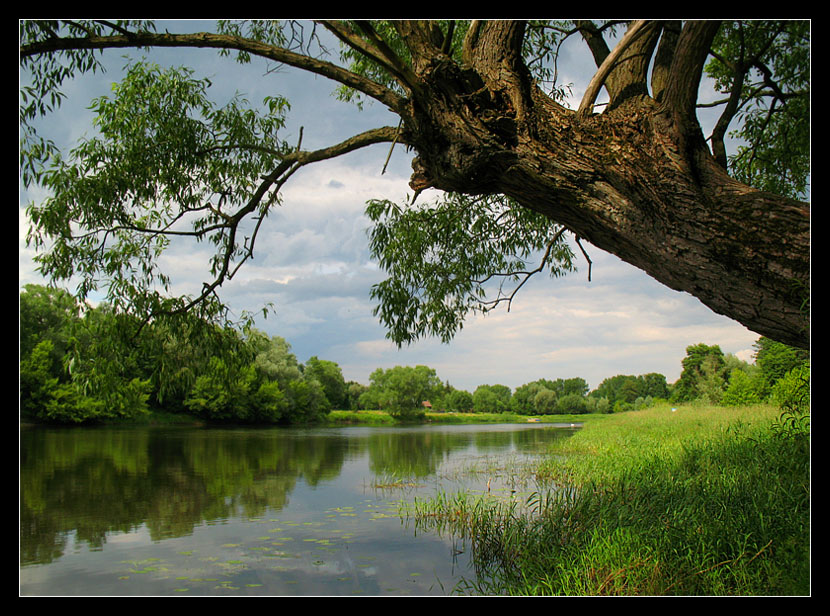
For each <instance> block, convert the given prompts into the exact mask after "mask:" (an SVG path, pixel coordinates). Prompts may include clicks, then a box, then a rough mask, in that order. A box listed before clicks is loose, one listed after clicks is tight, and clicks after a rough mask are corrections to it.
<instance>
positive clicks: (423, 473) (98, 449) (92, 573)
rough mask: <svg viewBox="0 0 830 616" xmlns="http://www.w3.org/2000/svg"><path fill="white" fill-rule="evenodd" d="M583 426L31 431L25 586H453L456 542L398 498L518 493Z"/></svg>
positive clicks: (157, 589)
mask: <svg viewBox="0 0 830 616" xmlns="http://www.w3.org/2000/svg"><path fill="white" fill-rule="evenodd" d="M571 432H572V429H571V428H566V427H555V426H550V425H545V424H535V425H534V424H528V425H524V424H499V425H477V426H469V425H464V426H419V427H411V428H402V427H396V428H390V427H371V428H366V427H346V428H315V429H301V428H266V429H261V428H258V429H252V428H230V429H217V428H180V427H176V428H111V427H106V428H68V429H52V428H24V429H23V430H22V431H21V437H20V451H21V466H20V469H21V471H20V486H21V492H20V502H21V509H20V594H22V595H60V596H68V595H119V596H123V595H152V596H156V595H172V594H183V595H324V596H329V595H372V596H374V595H445V594H451V593H452V592H453V591H454V589H456V585H457V584H458V583H459V581H461V580H470V579H473V578H474V572H473V571H472V569H471V567H470V563H469V550H468V549H467V546H465V545H464V544H463V543H462V542H460V540H458V539H455V538H453V537H447V536H441V535H439V534H436V533H433V532H424V531H421V530H418V529H416V528H415V526H414V524H413V523H412V522H411V520H409V519H408V518H407V516H405V515H401V513H400V512H401V503H406V502H412V500H413V499H415V498H429V497H430V496H432V495H434V494H436V493H437V492H438V491H442V492H445V493H450V494H452V493H454V492H456V491H459V490H466V491H468V492H474V493H481V494H487V495H490V496H492V497H494V498H508V499H522V498H525V497H526V495H527V494H528V493H530V492H532V491H533V490H534V489H536V488H537V486H534V485H533V484H532V481H531V482H530V483H529V481H528V480H529V477H528V476H527V474H526V473H523V472H522V471H523V470H525V469H526V468H527V467H528V464H531V463H532V460H533V459H534V458H536V457H537V456H538V455H540V454H542V453H544V451H545V449H546V448H547V446H548V445H549V444H550V443H551V441H552V440H553V439H556V438H561V437H564V436H567V435H568V434H570V433H571Z"/></svg>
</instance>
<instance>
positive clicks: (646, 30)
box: [402, 22, 810, 348]
mask: <svg viewBox="0 0 830 616" xmlns="http://www.w3.org/2000/svg"><path fill="white" fill-rule="evenodd" d="M717 27H718V23H717V22H702V23H695V22H690V23H688V24H686V25H685V26H684V27H683V29H682V31H680V32H679V33H678V32H677V31H676V29H674V30H671V31H670V35H669V36H665V37H663V39H662V41H663V43H662V46H661V49H659V51H658V60H659V62H658V64H657V66H656V68H655V71H654V76H653V78H652V95H649V94H648V89H647V87H646V85H647V84H646V76H647V69H648V59H649V58H650V57H651V53H652V50H653V49H654V48H655V46H656V42H657V39H658V37H659V35H660V32H661V28H660V24H643V25H641V27H640V29H639V36H637V35H636V33H635V36H634V39H635V40H634V41H633V42H632V43H630V44H629V46H628V48H627V49H625V50H623V51H622V53H621V54H620V57H618V58H615V59H616V63H617V64H616V65H617V66H618V67H620V69H621V70H618V69H614V70H612V71H611V72H610V74H609V77H608V78H606V79H605V80H604V84H605V85H606V86H607V87H608V92H609V96H610V103H609V106H608V109H607V110H605V111H604V112H603V113H601V114H595V113H592V112H591V110H590V107H591V104H592V103H593V101H592V100H590V93H589V95H588V96H589V99H588V101H587V104H584V105H583V107H581V108H580V109H579V110H577V111H573V110H570V109H567V108H565V107H562V106H560V105H558V104H556V103H555V102H553V101H552V100H551V99H550V97H548V96H547V95H546V94H544V93H543V92H541V91H540V90H539V89H538V87H536V86H535V85H534V84H533V83H532V81H531V79H530V76H529V74H528V73H527V71H526V69H525V68H524V65H523V64H522V62H521V57H520V54H519V48H520V47H519V46H520V43H521V38H522V28H523V24H522V23H521V22H487V23H483V24H480V25H479V26H478V27H477V28H476V30H475V31H474V30H473V29H472V28H471V34H470V36H468V42H467V48H466V49H465V56H464V59H465V62H466V65H462V66H458V65H457V64H454V63H452V62H450V61H449V60H448V59H447V58H446V57H445V56H443V55H442V53H441V52H440V50H439V49H438V48H437V47H436V46H435V44H434V42H432V43H431V42H430V40H429V38H428V34H427V32H426V30H425V29H421V30H418V29H417V28H413V27H412V26H411V25H409V26H408V27H407V32H406V34H407V41H411V46H412V48H413V49H414V50H416V51H417V53H418V55H419V58H420V61H419V62H418V63H417V65H416V66H417V68H416V73H417V76H418V79H419V83H418V84H417V87H415V88H413V89H412V93H411V96H410V99H409V104H408V106H407V108H406V110H405V111H404V112H403V114H402V115H403V118H404V126H405V130H404V139H405V141H406V142H407V143H409V144H410V145H411V146H413V147H414V148H415V149H416V150H417V152H418V158H417V159H416V161H415V163H414V165H415V173H414V175H413V178H412V182H411V186H412V188H413V189H415V190H419V189H423V188H425V187H427V186H429V187H435V188H439V189H442V190H446V191H458V192H465V193H474V194H475V193H485V192H492V193H503V194H506V195H509V196H511V197H513V198H515V199H516V200H517V201H518V202H519V203H521V204H522V205H524V206H526V207H528V208H531V209H533V210H537V211H539V212H542V213H544V214H545V215H547V216H549V217H550V218H552V219H554V220H556V221H557V222H559V223H561V224H563V225H566V226H567V227H568V228H570V229H571V230H572V231H573V232H574V233H575V234H576V235H578V236H580V237H582V238H585V239H587V240H588V241H590V242H591V243H592V244H594V245H595V246H597V247H599V248H601V249H603V250H606V251H608V252H611V253H613V254H615V255H617V256H618V257H620V258H621V259H622V260H624V261H626V262H628V263H630V264H632V265H634V266H636V267H638V268H640V269H642V270H644V271H645V272H647V273H648V274H649V275H651V276H652V277H654V278H655V279H656V280H658V281H660V282H661V283H663V284H665V285H667V286H669V287H670V288H672V289H675V290H679V291H686V292H688V293H690V294H692V295H694V296H695V297H697V298H699V299H700V300H701V301H702V302H703V303H704V304H706V305H707V306H709V307H710V308H711V309H712V310H714V311H716V312H718V313H721V314H724V315H726V316H728V317H731V318H733V319H735V320H736V321H738V322H740V323H742V324H744V325H746V326H747V327H748V328H749V329H751V330H753V331H755V332H757V333H759V334H762V335H765V336H768V337H770V338H773V339H775V340H779V341H781V342H784V343H787V344H790V345H794V346H797V347H802V348H808V347H809V316H808V310H807V308H805V305H804V302H805V300H806V297H807V296H808V293H809V291H808V289H809V232H810V212H809V206H808V205H807V204H806V203H802V202H798V201H794V200H790V199H786V198H782V197H779V196H777V195H773V194H769V193H763V192H761V191H758V190H754V189H752V188H750V187H748V186H746V185H743V184H741V183H739V182H736V181H735V180H733V179H732V178H730V177H729V176H728V175H727V173H726V171H725V170H724V169H723V168H722V166H720V165H719V164H718V163H717V162H716V160H715V158H714V157H713V156H712V154H711V152H710V150H709V148H708V147H707V145H706V142H705V140H704V137H703V134H702V131H701V129H700V126H699V124H698V121H697V118H696V115H695V101H696V97H697V91H698V85H699V80H700V75H701V73H702V68H703V63H704V61H705V60H706V55H707V53H708V50H709V45H710V43H711V40H712V38H713V37H714V35H715V32H716V31H717ZM632 30H634V26H632ZM473 37H474V38H473ZM667 46H671V47H673V48H671V49H669V48H667ZM618 49H620V48H618ZM603 56H604V59H607V58H608V57H610V54H600V57H603ZM627 57H628V58H631V60H630V61H628V60H627ZM602 70H603V67H602V66H601V67H600V71H602ZM422 93H423V94H422ZM586 107H587V108H586Z"/></svg>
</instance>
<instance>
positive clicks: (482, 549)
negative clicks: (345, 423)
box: [415, 406, 810, 596]
mask: <svg viewBox="0 0 830 616" xmlns="http://www.w3.org/2000/svg"><path fill="white" fill-rule="evenodd" d="M779 415H780V411H779V410H778V409H777V408H774V407H770V406H755V407H747V408H739V409H734V408H733V409H725V408H718V407H680V408H679V409H678V410H677V411H676V412H672V410H671V409H670V408H669V407H659V408H652V409H648V410H644V411H637V412H629V413H621V414H618V415H611V416H608V417H607V419H604V420H603V421H599V422H587V423H586V424H585V427H584V428H583V429H582V430H580V431H579V432H577V433H576V434H574V435H573V436H572V437H571V438H569V439H563V440H562V441H558V442H557V445H556V447H557V449H556V451H555V452H552V453H554V454H555V455H553V456H551V457H550V458H549V459H548V460H547V461H546V462H545V463H544V464H543V465H542V466H541V467H540V468H539V470H538V474H539V476H540V477H545V478H547V480H548V481H549V482H550V484H549V485H550V489H549V490H548V491H546V492H545V493H536V494H534V495H533V497H532V498H531V499H529V501H528V503H527V505H528V506H527V507H517V506H515V504H509V503H499V502H493V501H489V502H488V501H487V500H486V499H477V498H468V497H465V496H464V495H455V496H452V497H450V496H446V495H441V496H440V497H439V498H437V499H435V500H434V501H432V502H429V503H421V504H419V505H418V510H417V511H416V512H415V516H416V518H418V519H420V520H421V522H422V523H428V524H431V525H438V524H441V525H447V526H448V527H451V528H452V529H453V532H455V533H457V534H462V535H464V536H466V537H467V538H468V539H469V540H470V541H471V543H472V545H473V551H474V554H475V562H476V565H477V569H478V570H479V571H480V572H481V575H480V576H479V577H478V578H477V579H476V580H471V581H468V582H467V585H466V586H465V587H462V588H460V589H459V590H460V591H464V592H473V593H479V594H488V595H497V594H501V595H504V594H507V595H524V594H528V595H537V594H549V595H580V596H584V595H719V596H720V595H806V594H809V593H810V560H809V554H810V517H809V514H810V488H809V482H810V452H809V432H808V431H807V430H806V429H798V428H793V426H790V425H788V424H784V423H782V422H780V421H779Z"/></svg>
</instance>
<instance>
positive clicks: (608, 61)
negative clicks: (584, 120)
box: [577, 20, 655, 117]
mask: <svg viewBox="0 0 830 616" xmlns="http://www.w3.org/2000/svg"><path fill="white" fill-rule="evenodd" d="M654 27H655V23H654V22H651V21H646V20H639V21H635V22H634V23H632V24H631V27H629V28H628V31H627V32H626V33H625V35H624V36H623V37H622V39H621V40H620V42H619V43H617V45H616V47H614V49H613V50H612V51H611V52H610V53H609V54H608V55H607V56H606V57H605V59H604V60H603V61H602V64H601V65H600V67H599V69H597V72H596V73H595V74H594V76H593V78H592V79H591V81H590V83H589V84H588V87H587V88H586V89H585V94H584V95H583V96H582V101H581V102H580V103H579V109H578V110H577V113H578V114H579V115H580V116H581V117H585V116H587V115H588V114H590V113H591V112H592V111H593V108H594V103H595V102H596V99H597V96H599V92H600V90H601V89H602V86H603V85H604V84H605V81H606V79H608V76H609V75H610V74H611V71H613V70H614V69H615V68H616V67H617V64H618V62H619V61H620V59H621V58H622V55H623V54H624V53H625V52H626V51H628V49H629V48H630V47H631V46H632V45H633V43H634V41H636V40H637V39H638V38H639V37H640V36H641V35H643V34H644V33H646V32H647V31H649V30H652V31H653V28H654ZM611 95H612V102H613V100H614V98H615V95H616V91H612V92H611Z"/></svg>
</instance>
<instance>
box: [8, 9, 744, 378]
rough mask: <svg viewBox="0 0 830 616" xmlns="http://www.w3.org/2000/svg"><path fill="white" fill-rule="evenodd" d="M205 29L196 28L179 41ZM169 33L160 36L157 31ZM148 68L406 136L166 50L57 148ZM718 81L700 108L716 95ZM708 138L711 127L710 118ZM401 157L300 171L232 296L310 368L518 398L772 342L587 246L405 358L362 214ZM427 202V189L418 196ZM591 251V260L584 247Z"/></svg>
mask: <svg viewBox="0 0 830 616" xmlns="http://www.w3.org/2000/svg"><path fill="white" fill-rule="evenodd" d="M184 28H186V29H187V30H191V31H197V30H200V29H204V28H202V27H200V24H199V23H198V22H187V23H186V24H184V25H183V27H178V26H172V25H171V26H170V27H169V30H170V31H171V32H175V31H182V30H183V29H184ZM159 29H160V30H161V29H162V28H159ZM126 55H130V56H132V57H137V56H146V57H147V58H148V59H151V60H153V61H156V62H158V63H160V64H162V65H167V64H170V65H187V66H192V67H194V68H195V69H196V76H197V77H201V76H205V77H210V78H211V80H212V81H213V83H214V86H213V88H212V89H211V92H214V93H215V96H216V97H217V99H218V100H224V99H226V98H227V97H230V96H232V95H233V93H234V92H235V91H239V92H240V93H242V94H244V95H245V96H246V97H247V98H248V99H249V100H250V101H251V103H252V104H253V103H259V102H260V101H261V100H262V99H263V98H264V97H265V96H267V95H274V94H279V95H282V96H285V97H286V98H288V99H289V100H290V101H291V104H292V110H291V112H290V114H289V125H288V126H287V129H286V134H285V137H286V139H288V140H289V141H293V140H295V139H296V136H297V135H298V133H299V127H300V126H302V127H303V128H304V130H303V147H304V148H306V149H314V148H317V147H322V146H326V145H330V144H332V143H336V142H338V141H339V140H341V139H344V138H346V137H348V136H351V135H353V134H355V133H357V132H359V131H361V130H365V129H368V128H373V127H377V126H383V125H393V126H394V125H396V124H397V117H396V116H393V115H392V114H391V113H389V112H388V111H387V110H386V109H384V108H383V107H382V106H380V105H370V106H369V107H368V108H367V109H366V110H364V111H363V112H358V111H357V109H356V108H355V107H354V106H352V105H350V104H347V103H343V102H339V101H337V100H335V99H334V98H333V97H332V96H331V93H332V91H333V89H334V87H335V84H333V83H331V82H329V81H327V80H325V79H323V78H321V77H315V76H312V75H310V74H304V73H301V72H298V71H295V70H292V69H288V68H284V69H281V70H280V71H279V72H276V73H269V74H266V67H265V65H263V64H261V63H254V64H251V65H246V66H242V65H239V64H237V63H236V62H235V61H234V60H233V58H219V57H218V56H217V54H216V52H214V51H210V50H162V51H157V52H152V53H149V54H145V53H139V52H133V51H128V50H114V51H111V52H108V53H107V54H106V56H105V58H107V62H108V66H109V68H108V70H107V72H106V73H105V74H103V75H96V76H94V77H90V78H84V79H83V80H79V81H77V82H73V83H72V84H70V85H68V86H67V87H66V88H65V92H66V94H67V95H68V102H67V103H66V104H65V105H64V108H63V109H62V110H61V111H60V113H59V114H58V115H56V116H55V117H54V118H51V119H50V121H49V124H48V128H49V130H50V131H51V133H50V134H51V135H52V136H53V137H54V138H55V139H56V141H58V142H59V143H60V142H63V143H68V142H70V141H71V140H73V139H75V138H77V137H78V136H80V135H83V134H85V133H86V134H90V133H91V132H92V127H91V119H92V116H91V115H90V113H89V112H88V111H87V110H86V109H85V106H86V105H88V102H89V100H90V99H91V98H92V97H94V96H99V95H102V94H106V93H108V92H109V90H110V83H111V82H112V81H114V80H116V79H117V78H118V72H119V69H120V68H121V67H122V66H123V65H124V63H125V60H124V57H125V56H126ZM559 66H560V75H561V77H560V80H561V81H562V82H563V83H572V84H573V89H572V91H573V98H574V99H575V100H576V101H578V100H579V98H580V96H581V94H582V88H583V87H584V85H585V84H587V82H588V80H589V79H590V77H591V75H592V69H591V60H590V58H589V57H588V55H587V54H586V53H585V50H584V46H583V45H582V44H581V41H579V40H574V41H573V42H569V44H567V45H565V47H564V51H563V56H562V58H561V59H560V65H559ZM707 88H708V86H707V85H705V84H704V85H703V86H702V91H701V97H702V98H704V99H707V100H712V99H714V94H713V93H711V92H709V90H708V89H707ZM702 122H703V124H704V130H706V124H707V120H706V119H704V118H702ZM388 151H389V147H388V145H385V144H381V145H376V146H372V147H370V148H367V149H365V150H362V151H360V152H356V153H353V154H350V155H348V156H346V157H341V158H339V159H336V160H332V161H327V162H324V163H319V164H315V165H313V166H310V167H306V168H304V169H303V170H301V171H300V172H299V173H298V174H297V175H296V176H295V177H293V178H292V179H291V180H290V181H289V183H288V184H287V186H286V187H285V189H284V191H283V199H282V206H281V207H279V208H278V209H277V210H275V211H274V212H273V213H272V214H271V215H269V218H268V220H267V223H266V226H264V228H263V230H262V231H261V234H260V237H259V238H258V240H257V251H256V253H255V259H254V260H253V261H252V262H249V263H247V264H246V265H245V266H244V267H243V270H242V271H240V273H239V274H238V275H237V276H236V277H235V278H234V279H233V280H232V281H230V282H229V283H226V284H225V286H224V287H223V288H222V290H221V295H222V297H223V299H225V300H227V301H228V302H229V304H230V305H231V306H232V307H233V309H234V310H235V311H239V312H241V311H242V310H253V311H256V310H258V309H259V308H261V307H262V306H263V305H264V304H266V303H269V302H272V303H273V304H274V305H275V309H276V314H274V315H271V316H269V317H268V319H267V320H261V321H260V322H259V323H258V327H259V328H260V329H262V330H263V331H265V332H267V333H268V334H270V335H279V336H282V337H284V338H285V339H286V340H288V342H289V343H290V344H291V345H292V348H293V351H294V352H295V353H296V355H297V357H298V359H299V360H300V361H301V362H302V361H306V360H307V359H308V358H309V357H311V356H314V355H316V356H318V357H320V358H322V359H329V360H332V361H335V362H337V363H338V364H339V365H340V366H341V368H342V370H343V374H344V376H345V377H346V379H347V380H356V381H359V382H363V383H368V378H369V374H370V373H371V372H372V371H373V370H375V369H376V368H379V367H383V368H389V367H392V366H395V365H416V364H425V365H428V366H430V367H432V368H435V369H436V371H437V372H438V376H439V377H440V378H441V379H442V380H445V381H449V382H450V383H451V384H452V385H454V386H455V387H458V388H463V389H468V390H469V391H473V390H474V389H475V387H476V386H478V385H479V384H484V383H489V384H493V383H501V384H504V385H508V386H510V387H512V388H515V387H518V386H519V385H522V384H523V383H527V382H529V381H533V380H536V379H539V378H549V379H555V378H560V377H561V378H570V377H577V376H578V377H582V378H584V379H586V380H587V381H588V383H589V384H590V386H591V387H592V388H594V387H596V386H597V385H599V383H600V382H601V381H602V380H603V379H604V378H607V377H610V376H614V375H617V374H645V373H648V372H659V373H661V374H664V375H665V376H666V378H667V379H668V381H669V382H673V381H674V380H676V379H677V378H678V376H679V374H680V368H681V365H680V362H681V360H682V359H683V357H684V356H685V349H686V347H687V346H689V345H692V344H696V343H699V342H704V343H706V344H718V345H720V347H721V349H722V350H723V351H724V352H725V353H732V354H735V355H737V356H738V357H740V358H741V359H744V360H748V361H751V358H752V345H753V343H754V342H755V341H756V340H757V339H758V335H757V334H755V333H753V332H750V331H749V330H747V329H746V328H745V327H743V326H742V325H740V324H738V323H736V322H734V321H732V320H730V319H728V318H726V317H723V316H721V315H717V314H715V313H713V312H712V311H711V310H710V309H708V308H707V307H705V306H703V304H701V303H700V302H699V301H698V300H697V299H695V298H694V297H692V296H690V295H688V294H686V293H679V292H676V291H672V290H671V289H668V288H667V287H664V286H663V285H661V284H659V283H658V282H656V281H655V280H653V279H652V278H650V277H649V276H648V275H646V274H645V273H643V272H641V271H640V270H637V269H636V268H633V267H631V266H629V265H627V264H625V263H623V262H622V261H620V260H619V259H617V258H616V257H614V256H612V255H610V254H608V253H605V252H603V251H600V250H599V249H597V248H594V247H591V246H586V248H587V249H588V252H589V255H590V258H591V260H592V262H593V266H592V276H591V281H590V282H588V280H587V263H586V262H585V261H584V260H583V259H582V258H581V256H580V258H579V261H578V266H579V268H580V271H578V272H576V273H573V274H570V275H569V276H567V277H565V278H559V279H550V278H546V277H537V278H534V279H531V281H530V282H529V283H528V284H527V285H525V287H524V288H523V289H522V290H521V291H520V294H519V295H518V296H517V299H516V300H515V301H514V302H513V305H512V308H511V310H510V312H509V313H508V312H506V310H497V311H495V312H492V313H490V314H489V315H487V316H486V317H471V318H470V319H469V320H468V321H467V322H466V324H465V326H464V328H463V330H462V331H461V332H460V333H459V334H458V335H457V336H456V338H455V339H454V340H453V341H452V342H451V343H449V344H442V343H441V342H440V341H439V340H423V341H420V342H418V343H416V344H413V345H411V346H409V347H404V348H402V349H397V348H396V347H395V346H394V344H393V343H391V342H390V341H388V340H386V339H385V337H384V335H385V331H384V330H383V328H382V327H381V325H380V324H379V323H378V322H377V319H376V318H375V317H374V316H373V315H372V308H373V303H372V301H371V300H370V298H369V291H370V288H371V285H372V284H374V283H376V282H379V281H380V280H382V279H383V277H384V274H383V272H382V271H380V270H379V269H378V268H377V266H376V265H375V264H374V263H372V262H371V260H370V255H369V251H368V239H367V235H366V231H367V229H368V220H367V219H366V217H365V216H364V213H363V211H364V208H365V203H366V201H367V200H369V199H372V198H389V199H393V200H397V201H401V200H403V199H404V198H406V197H407V195H409V194H410V191H409V188H408V180H409V174H410V162H411V159H410V157H409V155H408V154H406V152H405V151H404V149H403V148H401V147H398V148H396V149H395V150H394V152H393V155H392V159H391V161H390V163H389V166H388V168H387V171H386V173H385V174H381V170H382V168H383V165H384V161H385V159H386V155H387V153H388ZM42 196H43V193H42V192H40V191H38V190H31V191H28V192H26V191H23V189H22V188H21V190H20V217H19V220H20V225H19V247H20V259H19V278H20V280H19V283H20V286H21V287H22V286H23V285H24V284H27V283H30V282H34V283H43V282H44V281H43V280H42V279H41V278H39V276H38V275H37V273H36V272H35V270H34V267H33V265H32V261H31V257H32V254H31V251H30V249H28V248H27V247H26V246H25V233H26V221H25V214H24V212H23V208H24V207H25V205H26V204H27V203H28V202H29V201H31V200H38V199H39V198H42ZM427 198H429V196H428V195H427V194H426V193H425V194H423V195H422V196H421V197H419V199H421V200H424V199H427ZM206 250H207V248H206V247H196V248H195V249H194V247H192V246H188V247H183V248H182V249H177V248H174V249H173V250H172V251H171V252H170V254H169V255H168V256H166V257H164V259H165V261H164V265H165V266H166V267H168V268H169V271H170V272H171V273H173V279H174V283H175V286H174V290H175V291H176V292H191V293H192V292H195V291H196V290H198V289H199V288H200V286H201V285H200V283H201V279H200V278H199V277H198V273H199V272H201V271H204V270H205V267H206V264H207V261H208V258H209V255H208V253H207V252H206ZM577 254H579V253H578V251H577Z"/></svg>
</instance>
